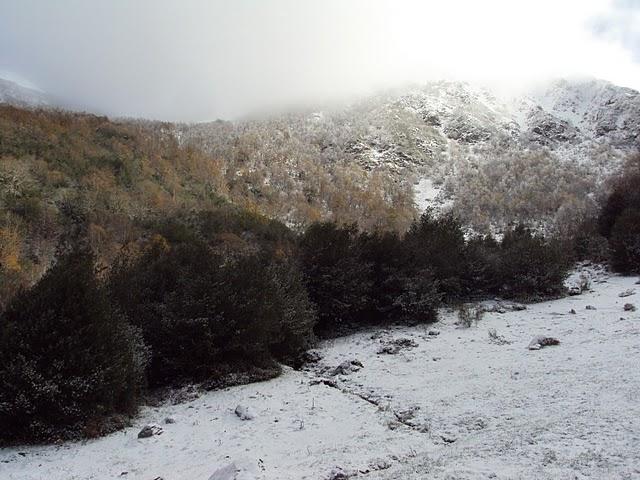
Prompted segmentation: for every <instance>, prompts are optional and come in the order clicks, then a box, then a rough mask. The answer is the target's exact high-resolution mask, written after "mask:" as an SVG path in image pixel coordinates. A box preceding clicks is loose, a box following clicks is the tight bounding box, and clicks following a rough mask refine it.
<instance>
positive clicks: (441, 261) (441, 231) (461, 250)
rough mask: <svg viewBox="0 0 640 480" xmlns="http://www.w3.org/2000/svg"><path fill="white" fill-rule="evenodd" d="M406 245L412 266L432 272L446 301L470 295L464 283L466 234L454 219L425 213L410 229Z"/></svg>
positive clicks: (448, 216)
mask: <svg viewBox="0 0 640 480" xmlns="http://www.w3.org/2000/svg"><path fill="white" fill-rule="evenodd" d="M405 244H406V248H408V249H409V251H410V254H411V256H412V259H411V263H412V264H414V265H416V266H419V267H420V268H421V269H422V270H429V271H430V272H432V274H433V276H434V277H435V278H436V279H437V280H438V284H439V289H440V291H441V292H442V293H443V294H444V296H445V299H447V300H454V299H459V298H463V297H465V296H466V295H467V294H468V293H469V292H468V289H467V286H466V285H464V283H463V281H462V279H463V277H464V275H465V273H466V271H467V259H466V255H465V249H466V244H465V238H464V232H463V231H462V228H461V225H460V222H459V221H458V220H457V219H456V218H455V217H454V216H452V215H444V216H441V217H436V216H435V215H433V213H432V212H429V211H427V212H425V213H424V214H423V215H422V216H421V217H420V219H419V220H418V221H417V222H414V223H413V224H412V225H411V227H410V228H409V231H408V232H407V234H406V237H405Z"/></svg>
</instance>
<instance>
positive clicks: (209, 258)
mask: <svg viewBox="0 0 640 480" xmlns="http://www.w3.org/2000/svg"><path fill="white" fill-rule="evenodd" d="M183 238H184V239H185V241H182V242H176V243H173V244H169V243H167V241H166V240H165V239H164V238H163V237H156V238H155V239H154V240H153V241H152V242H151V244H150V245H149V246H148V247H147V248H146V250H145V251H144V252H143V253H142V254H141V255H140V256H138V257H136V258H130V257H127V256H124V257H123V258H121V259H120V261H119V262H118V263H117V265H116V266H115V267H114V269H113V272H112V275H111V279H110V289H111V292H112V295H113V297H114V299H115V300H116V301H117V303H118V304H119V305H120V306H121V308H122V309H123V311H124V312H126V314H127V315H128V316H129V318H131V320H132V322H133V323H134V324H135V325H137V326H139V327H140V328H141V329H142V331H143V334H144V338H145V340H146V341H147V342H148V343H149V345H150V346H151V348H152V360H151V365H150V369H149V380H150V382H151V384H152V385H154V386H160V385H172V384H178V383H181V382H184V381H191V380H196V381H200V380H211V379H215V378H219V377H222V376H224V375H226V374H228V373H232V372H235V371H238V370H251V369H253V368H267V369H271V371H272V372H273V373H275V371H277V370H274V368H273V367H274V363H273V354H274V353H277V354H281V355H293V354H295V353H296V352H297V351H299V350H300V349H303V348H305V347H307V345H308V343H309V342H310V340H311V332H312V328H313V322H314V319H315V316H314V311H313V308H312V306H311V304H310V303H309V301H308V298H307V296H306V292H305V291H304V289H303V287H302V284H301V280H300V276H299V274H297V273H296V272H295V271H294V268H295V267H294V266H293V265H286V264H285V263H282V264H279V265H278V264H275V263H274V262H272V261H271V259H269V258H265V256H264V255H259V254H254V255H249V256H244V255H240V256H237V257H232V256H222V255H220V254H217V253H215V252H214V251H212V249H211V247H210V246H209V245H207V244H206V243H205V242H204V241H201V240H198V239H196V238H193V237H192V238H188V237H183Z"/></svg>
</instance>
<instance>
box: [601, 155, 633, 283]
mask: <svg viewBox="0 0 640 480" xmlns="http://www.w3.org/2000/svg"><path fill="white" fill-rule="evenodd" d="M639 185H640V156H635V157H632V158H631V159H630V160H629V162H628V163H627V164H626V165H625V168H624V170H623V172H622V174H621V175H620V176H619V177H617V178H616V179H615V181H614V183H613V190H612V192H611V194H610V195H609V197H608V198H607V200H606V202H605V204H604V205H603V207H602V211H601V212H600V217H599V219H598V225H599V227H600V233H601V234H602V235H603V236H604V237H606V238H607V239H608V241H609V250H610V257H611V266H612V267H613V269H614V270H616V271H618V272H622V273H637V272H640V188H638V186H639Z"/></svg>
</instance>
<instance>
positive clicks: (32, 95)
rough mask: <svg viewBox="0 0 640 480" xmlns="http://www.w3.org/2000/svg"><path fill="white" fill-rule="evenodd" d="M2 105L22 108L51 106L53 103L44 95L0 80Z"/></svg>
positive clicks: (0, 100)
mask: <svg viewBox="0 0 640 480" xmlns="http://www.w3.org/2000/svg"><path fill="white" fill-rule="evenodd" d="M2 103H6V104H8V105H13V106H16V107H23V108H42V107H51V106H53V102H52V101H51V99H50V98H49V96H48V95H46V94H45V93H43V92H40V91H38V90H34V89H32V88H27V87H23V86H22V85H19V84H17V83H15V82H11V81H9V80H5V79H2V78H0V104H2Z"/></svg>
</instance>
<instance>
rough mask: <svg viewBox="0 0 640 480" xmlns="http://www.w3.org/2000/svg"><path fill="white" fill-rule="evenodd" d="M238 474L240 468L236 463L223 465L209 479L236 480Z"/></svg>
mask: <svg viewBox="0 0 640 480" xmlns="http://www.w3.org/2000/svg"><path fill="white" fill-rule="evenodd" d="M237 476H238V468H237V467H236V464H235V463H230V464H229V465H227V466H226V467H222V468H220V469H218V470H216V471H215V472H213V474H212V475H211V476H210V477H209V480H235V479H236V478H237Z"/></svg>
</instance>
